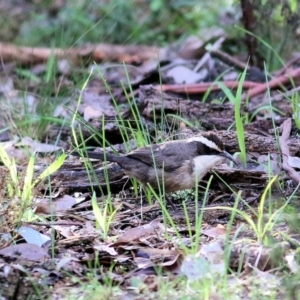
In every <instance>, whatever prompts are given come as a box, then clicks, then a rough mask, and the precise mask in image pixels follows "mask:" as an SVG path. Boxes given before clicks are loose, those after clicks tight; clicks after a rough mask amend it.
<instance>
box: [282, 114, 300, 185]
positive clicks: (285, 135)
mask: <svg viewBox="0 0 300 300" xmlns="http://www.w3.org/2000/svg"><path fill="white" fill-rule="evenodd" d="M281 128H282V134H281V136H280V137H279V143H280V148H281V152H282V168H283V170H285V171H286V172H287V173H288V175H289V177H291V178H292V179H293V180H295V181H296V182H297V183H300V174H298V173H297V172H296V171H295V170H294V168H292V167H291V166H290V165H289V164H288V158H289V156H290V151H289V147H288V145H287V141H288V139H289V137H290V134H291V129H292V120H291V118H289V119H287V120H285V121H284V122H283V123H282V125H281Z"/></svg>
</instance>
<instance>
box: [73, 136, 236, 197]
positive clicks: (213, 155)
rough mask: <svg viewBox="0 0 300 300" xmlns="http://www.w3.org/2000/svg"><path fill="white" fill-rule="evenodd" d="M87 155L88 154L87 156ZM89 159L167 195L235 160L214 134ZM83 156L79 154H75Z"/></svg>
mask: <svg viewBox="0 0 300 300" xmlns="http://www.w3.org/2000/svg"><path fill="white" fill-rule="evenodd" d="M83 153H84V152H83ZM85 153H86V154H87V157H88V158H93V159H98V160H102V161H104V160H106V161H110V162H115V163H117V164H118V165H119V166H120V167H121V168H122V169H123V170H124V173H125V174H126V175H128V176H129V177H133V178H135V179H137V181H139V182H140V183H142V184H143V185H145V186H147V185H148V184H149V185H150V186H151V187H152V188H153V189H154V190H158V189H160V188H162V187H164V191H165V192H166V193H169V192H175V191H178V190H185V189H191V188H194V187H195V186H196V184H198V182H199V181H201V179H202V178H203V177H204V176H205V175H206V174H207V173H208V172H209V170H210V169H212V168H213V167H215V166H216V165H218V164H220V163H221V162H222V161H223V159H224V158H226V159H229V160H231V161H233V162H234V163H235V164H236V162H235V160H234V158H233V157H232V156H231V155H230V154H229V153H228V152H227V151H225V148H224V145H223V142H222V141H221V140H220V138H219V137H218V136H217V135H215V134H213V133H204V134H202V135H199V136H194V137H191V138H188V139H183V140H175V141H166V142H163V143H160V144H151V145H149V146H146V147H142V148H138V149H136V150H133V151H131V152H129V153H128V154H124V155H116V154H111V153H104V152H91V151H88V152H85ZM71 154H72V155H74V156H81V155H80V153H78V152H72V153H71Z"/></svg>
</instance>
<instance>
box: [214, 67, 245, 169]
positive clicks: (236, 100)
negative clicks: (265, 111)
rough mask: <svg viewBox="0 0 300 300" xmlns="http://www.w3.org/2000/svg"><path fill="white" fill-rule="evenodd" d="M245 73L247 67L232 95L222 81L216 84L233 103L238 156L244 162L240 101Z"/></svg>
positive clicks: (243, 137) (243, 134)
mask: <svg viewBox="0 0 300 300" xmlns="http://www.w3.org/2000/svg"><path fill="white" fill-rule="evenodd" d="M246 74H247V67H246V68H245V70H244V71H243V73H242V75H241V77H240V79H239V85H238V88H237V91H236V94H235V95H234V94H233V92H232V91H230V90H229V89H228V88H227V87H226V86H225V85H224V84H223V83H222V82H218V85H219V86H220V88H221V89H222V91H223V92H224V93H225V95H226V96H227V98H228V99H229V101H230V102H231V103H232V104H233V105H234V118H235V128H236V132H237V138H238V144H239V148H240V157H241V160H242V162H243V163H244V164H246V161H247V155H246V145H245V129H244V119H243V118H242V116H241V103H242V92H243V83H244V81H245V78H246Z"/></svg>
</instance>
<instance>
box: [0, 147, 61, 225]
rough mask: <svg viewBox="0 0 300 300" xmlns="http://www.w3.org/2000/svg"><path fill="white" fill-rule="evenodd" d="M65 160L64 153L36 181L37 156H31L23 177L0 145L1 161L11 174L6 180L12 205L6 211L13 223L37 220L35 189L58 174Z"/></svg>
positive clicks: (7, 194)
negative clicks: (34, 210) (51, 176)
mask: <svg viewBox="0 0 300 300" xmlns="http://www.w3.org/2000/svg"><path fill="white" fill-rule="evenodd" d="M65 158H66V155H65V154H64V153H63V154H62V155H60V156H59V157H58V158H57V159H56V160H55V161H54V162H53V163H52V164H50V165H49V166H48V167H47V168H46V169H45V170H44V171H43V172H42V173H41V174H40V175H39V176H38V177H37V178H36V179H35V180H34V161H35V154H32V155H31V157H30V159H29V162H28V165H27V169H26V172H25V175H22V174H20V172H19V171H18V169H17V165H16V162H15V160H14V158H10V157H9V156H8V154H7V153H6V151H5V149H4V148H3V147H2V145H1V144H0V159H1V161H2V162H3V164H4V166H5V167H6V168H7V170H8V172H9V176H8V178H7V179H6V180H7V182H6V186H7V192H6V198H7V202H8V203H12V204H10V205H8V207H10V209H8V207H7V208H6V209H7V211H8V214H9V217H10V218H11V220H10V221H11V222H12V223H14V224H16V223H19V222H20V221H21V220H22V221H26V222H29V221H32V220H33V219H35V218H36V216H35V214H34V212H33V210H32V199H33V196H34V187H36V186H37V185H38V184H39V183H40V182H41V181H43V180H44V179H46V178H48V177H49V176H50V175H51V174H53V173H54V172H56V171H57V170H58V169H59V168H60V167H61V166H62V164H63V162H64V161H65Z"/></svg>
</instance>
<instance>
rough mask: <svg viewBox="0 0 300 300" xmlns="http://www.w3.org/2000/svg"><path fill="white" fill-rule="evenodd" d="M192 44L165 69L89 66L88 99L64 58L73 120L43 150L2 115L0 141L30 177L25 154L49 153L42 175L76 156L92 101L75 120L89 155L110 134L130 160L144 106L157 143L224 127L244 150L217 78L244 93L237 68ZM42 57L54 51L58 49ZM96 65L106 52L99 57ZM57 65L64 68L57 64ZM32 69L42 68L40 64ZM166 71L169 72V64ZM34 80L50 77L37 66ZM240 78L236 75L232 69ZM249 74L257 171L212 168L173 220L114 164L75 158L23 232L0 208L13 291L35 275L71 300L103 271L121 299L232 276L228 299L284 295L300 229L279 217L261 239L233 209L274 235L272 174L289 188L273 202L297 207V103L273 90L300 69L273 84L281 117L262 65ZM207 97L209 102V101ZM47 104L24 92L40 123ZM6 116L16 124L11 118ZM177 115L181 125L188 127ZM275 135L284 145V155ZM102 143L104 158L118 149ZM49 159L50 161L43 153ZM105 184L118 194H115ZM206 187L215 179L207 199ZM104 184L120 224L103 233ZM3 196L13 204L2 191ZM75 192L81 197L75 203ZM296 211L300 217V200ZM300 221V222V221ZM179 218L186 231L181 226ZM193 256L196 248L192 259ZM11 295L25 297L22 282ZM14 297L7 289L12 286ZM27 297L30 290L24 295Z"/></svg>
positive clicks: (58, 113)
mask: <svg viewBox="0 0 300 300" xmlns="http://www.w3.org/2000/svg"><path fill="white" fill-rule="evenodd" d="M193 45H198V46H197V47H199V48H197V49H196V50H198V51H196V52H194V51H192V50H193V49H190V51H186V52H185V53H184V54H183V53H181V54H180V51H179V52H178V53H176V52H174V51H173V50H171V47H170V49H164V51H165V53H168V54H169V55H167V54H165V55H164V56H162V57H161V58H160V60H157V56H154V55H153V56H151V57H147V58H148V59H149V58H150V60H146V59H145V57H143V56H141V57H140V59H133V58H132V56H128V57H127V59H126V61H127V62H128V64H126V66H123V65H121V64H118V66H114V65H110V66H109V67H108V65H107V63H102V61H101V59H99V60H97V59H96V66H95V64H90V65H89V69H90V70H93V72H92V76H91V78H90V80H89V82H88V83H87V86H86V88H85V90H84V91H80V90H78V89H77V88H76V87H75V83H74V82H72V80H70V78H68V76H69V75H70V73H71V72H72V68H71V67H70V65H69V64H67V65H66V64H65V63H64V64H63V62H65V60H60V61H58V62H59V65H60V68H62V67H63V66H65V68H64V69H63V70H62V69H60V76H61V88H62V87H64V88H67V89H68V90H69V91H70V92H69V95H70V96H69V97H62V96H60V97H61V98H62V99H61V100H62V103H63V104H62V105H60V106H57V108H56V110H53V115H51V117H54V116H55V117H57V118H63V122H62V123H61V124H58V123H54V124H52V123H51V122H50V123H49V124H48V125H47V126H46V128H47V130H46V131H45V132H44V135H43V136H42V138H41V141H37V140H34V139H32V138H31V137H28V136H25V137H19V136H16V134H17V132H14V130H13V129H10V130H7V129H6V128H7V127H8V125H9V122H8V120H9V119H8V118H5V117H4V116H2V115H1V113H0V115H1V117H3V118H1V119H2V121H1V128H3V132H6V135H5V137H4V136H3V137H2V135H1V137H2V140H1V142H2V144H3V145H7V146H6V149H7V152H8V153H9V154H10V155H12V156H14V157H15V159H16V161H17V162H18V170H20V171H21V172H22V170H24V160H26V159H25V158H26V155H28V154H29V155H30V154H32V153H34V152H35V153H36V156H37V157H38V160H37V163H36V166H35V178H38V176H39V174H41V172H42V171H43V170H44V169H45V166H47V165H48V164H49V160H50V161H53V160H54V159H55V153H56V152H59V151H61V149H65V151H70V150H72V148H71V147H70V145H71V144H72V142H73V138H72V128H71V126H68V124H71V122H72V117H73V113H74V112H75V111H76V107H77V104H78V97H81V103H80V106H79V109H78V113H79V115H80V116H81V118H82V119H78V120H76V123H75V124H76V128H75V130H76V134H77V135H78V136H80V135H82V137H83V138H84V139H90V137H91V135H93V138H92V139H91V141H90V140H89V145H88V146H90V145H91V146H94V147H95V146H98V147H99V146H101V145H99V143H98V142H97V140H96V138H95V137H94V133H95V132H93V131H91V127H93V128H94V129H95V131H96V132H100V133H101V132H102V133H103V132H104V133H105V136H106V138H107V140H108V141H109V144H111V145H113V146H116V148H117V149H118V152H119V153H126V152H127V147H126V145H125V146H124V144H123V143H122V131H121V128H122V126H123V125H122V124H121V125H120V121H119V120H118V118H117V117H118V116H122V117H123V118H124V120H131V121H132V125H131V126H133V127H134V128H135V129H138V125H137V124H135V123H134V114H135V113H136V111H134V110H133V109H132V105H133V104H134V105H135V107H134V109H135V110H137V111H138V113H139V119H138V122H140V123H142V124H144V125H145V126H146V127H147V130H148V134H149V137H151V140H150V141H151V142H152V143H156V142H159V141H160V139H162V138H165V137H166V138H170V136H176V137H181V138H185V137H189V136H191V135H196V134H199V133H201V132H203V131H209V130H213V131H214V132H215V133H216V134H217V135H218V136H219V137H220V138H221V139H222V140H223V141H224V143H225V146H226V148H227V150H228V151H229V152H233V153H234V152H238V151H239V147H238V142H237V138H236V132H235V131H234V130H233V129H231V130H228V127H231V126H232V124H233V123H234V119H233V115H234V107H233V105H232V104H231V103H228V102H226V103H224V102H223V100H224V99H225V98H226V97H225V95H224V93H223V92H222V89H220V86H219V85H218V84H216V83H215V81H214V80H215V79H216V78H217V77H218V78H219V79H218V80H219V81H222V82H223V83H224V85H225V86H227V87H230V88H236V87H237V83H238V82H237V78H238V76H239V72H240V69H239V68H238V67H237V66H234V67H233V66H232V65H228V64H227V63H226V62H225V61H222V60H221V59H220V56H219V57H218V58H215V56H214V55H215V53H214V52H213V50H208V49H205V48H203V45H202V44H201V43H200V44H197V43H196V44H193ZM192 48H193V47H192ZM16 50H20V49H18V48H16ZM23 50H24V49H23ZM36 50H37V51H39V49H36ZM40 50H41V49H40ZM43 50H47V49H43ZM75 50H76V49H75ZM94 50H95V49H89V51H94ZM98 50H99V49H98ZM194 50H195V49H194ZM200 50H201V51H200ZM215 50H216V49H215ZM215 50H214V51H215ZM56 51H58V50H56ZM80 51H81V50H80ZM95 51H96V50H95ZM124 51H126V49H124ZM138 51H139V48H137V52H138ZM168 51H169V52H168ZM181 52H182V49H181ZM43 53H44V54H45V55H47V53H48V52H47V51H45V52H43ZM57 53H58V52H57ZM77 53H78V52H77ZM195 53H196V54H195ZM48 54H49V53H48ZM171 54H172V55H171ZM57 55H58V54H57ZM218 55H220V53H219V54H218ZM204 56H205V57H204ZM74 57H75V56H72V55H71V60H72V63H73V64H74V63H75V64H76V63H77V62H76V59H74ZM94 57H98V56H97V55H96V54H95V56H94ZM187 57H188V58H187ZM168 58H169V59H168ZM202 58H203V60H202V61H201V59H202ZM204 58H205V59H204ZM58 59H62V58H61V57H60V56H59V55H58ZM133 61H134V62H136V61H138V62H139V64H135V63H132V62H133ZM32 63H33V64H34V63H40V62H38V61H37V62H35V61H34V60H33V61H32ZM130 63H132V64H131V65H130ZM162 63H163V64H164V66H163V68H160V67H159V66H160V64H162ZM42 66H43V65H42ZM35 67H37V66H35ZM32 68H34V67H32ZM97 68H98V69H100V70H101V73H100V72H99V70H98V71H97ZM29 70H30V69H29ZM32 71H34V72H35V76H37V77H38V76H39V72H37V69H35V70H33V69H32ZM229 71H230V76H229V75H228V73H226V72H229ZM248 71H249V72H248V73H247V75H246V81H245V82H244V86H243V88H244V94H245V95H248V96H250V99H249V100H248V101H249V106H248V107H246V105H244V106H243V107H242V108H241V114H243V115H245V114H251V115H252V120H251V121H250V122H249V123H248V124H245V142H246V148H247V156H248V161H247V165H246V166H243V165H242V163H241V162H240V161H239V158H238V157H237V160H238V162H239V163H238V167H234V168H233V167H232V166H228V165H225V164H224V165H221V166H219V167H217V168H215V170H213V171H211V172H210V173H209V174H208V175H207V176H206V177H205V179H204V181H203V182H201V186H200V187H199V191H198V195H195V193H194V191H181V192H177V193H174V194H172V195H171V198H172V202H173V204H174V206H175V207H176V210H173V208H172V207H170V206H169V205H168V206H167V210H168V213H169V215H170V219H168V218H167V217H166V215H165V214H163V213H162V208H161V206H160V205H159V204H158V203H149V202H148V200H147V199H146V197H145V195H144V194H143V193H139V192H138V193H137V194H136V193H135V191H134V190H133V189H132V184H131V182H130V181H129V180H128V178H127V177H126V176H125V174H124V173H123V171H122V169H121V168H119V167H118V166H117V165H116V164H107V165H103V164H102V163H101V162H91V165H92V170H91V169H88V170H87V169H86V167H85V163H84V161H79V160H78V159H77V158H76V159H75V158H73V157H71V156H69V157H68V159H67V160H66V161H65V163H64V165H63V166H62V167H61V168H60V170H58V171H57V172H55V173H54V174H52V175H51V177H49V180H48V182H44V183H43V184H40V185H39V186H38V187H36V188H35V193H36V195H35V197H34V198H33V203H32V207H33V214H32V217H31V219H27V220H26V222H25V221H24V220H21V225H20V226H18V227H17V230H15V229H16V228H15V227H14V223H13V222H12V221H11V219H9V218H6V213H7V210H6V206H5V204H4V203H3V204H1V222H2V223H3V224H6V226H3V227H2V230H1V250H0V266H1V276H0V277H1V281H2V282H5V280H7V281H8V279H10V278H11V277H10V276H12V277H14V278H20V279H21V285H22V288H23V286H25V285H26V284H25V281H26V280H25V279H26V278H27V277H26V276H27V275H26V272H27V273H28V274H30V276H36V277H40V276H43V275H44V278H43V284H45V285H46V286H52V287H54V289H56V291H57V293H58V294H59V290H60V289H61V290H62V291H63V292H62V294H60V297H64V295H66V294H65V293H66V290H64V288H66V287H68V289H70V290H73V291H77V289H78V285H76V284H75V283H71V279H70V278H71V277H70V276H76V277H77V279H78V281H79V282H80V281H82V282H85V280H86V278H87V277H86V276H87V274H88V273H89V272H90V271H91V270H93V272H94V276H95V278H97V280H98V281H100V282H104V283H105V282H107V281H111V285H112V286H119V287H120V288H121V289H122V290H123V292H124V297H126V296H127V298H130V299H140V297H141V295H143V294H144V295H145V297H146V296H147V292H153V293H157V292H158V290H159V285H160V277H159V276H163V278H164V280H170V281H171V282H172V281H174V282H175V281H176V279H178V278H180V276H184V277H185V278H186V279H187V281H188V285H186V286H185V289H184V292H183V293H188V292H189V288H190V289H192V288H191V287H192V286H193V284H195V283H197V282H201V281H204V280H205V279H207V278H210V279H212V278H214V277H222V276H225V274H228V272H229V270H230V275H229V281H228V289H229V290H234V289H236V290H237V291H238V290H239V289H238V288H237V286H239V288H240V290H239V295H240V296H241V297H242V296H245V295H247V293H248V292H249V290H252V289H254V288H255V284H254V283H253V282H254V279H255V278H256V279H257V278H258V279H259V280H260V282H258V283H256V284H257V285H258V286H260V288H263V287H264V285H266V286H267V288H266V290H268V289H269V291H270V293H272V292H274V293H277V295H278V296H280V295H281V293H282V287H280V284H279V282H280V279H281V278H282V276H283V274H282V273H280V272H279V271H280V269H281V270H282V269H284V267H285V268H287V269H288V270H290V271H291V272H292V273H296V272H297V270H298V269H299V266H298V261H297V253H296V251H295V247H296V248H297V247H299V243H300V241H299V236H298V233H297V229H298V228H296V229H295V228H294V230H295V231H296V233H294V232H292V230H291V228H292V227H291V226H292V225H291V224H290V223H289V221H288V218H284V217H282V218H280V217H278V218H276V220H274V224H271V225H270V224H269V225H270V228H267V234H265V236H264V239H263V240H258V237H257V236H256V235H255V234H254V232H253V230H252V229H251V226H249V222H247V219H246V218H245V215H243V214H238V213H236V212H235V213H233V210H232V208H233V207H235V206H236V209H238V210H239V211H242V212H243V213H244V214H246V215H247V216H249V218H250V219H251V220H253V221H254V222H262V223H264V224H265V226H267V224H268V218H269V215H268V209H267V208H266V209H265V213H266V219H267V220H264V219H262V220H260V219H259V218H260V216H258V215H257V213H256V211H257V207H258V206H259V205H260V203H261V201H264V199H262V195H263V192H264V190H265V188H266V186H267V184H268V182H269V180H270V178H271V177H272V176H274V175H279V179H280V180H278V181H277V182H276V184H274V185H273V186H272V187H271V188H272V195H271V193H270V195H269V197H268V202H269V205H270V206H274V208H275V210H276V209H280V207H282V206H284V205H285V203H286V201H289V202H292V200H293V198H290V197H291V196H296V195H299V192H298V190H297V184H298V183H299V179H298V177H299V171H298V170H297V169H299V161H298V160H299V155H300V153H299V149H300V147H299V146H300V140H299V139H298V137H297V127H296V124H295V122H293V123H292V122H291V118H292V117H293V115H292V114H293V111H292V104H291V102H289V101H287V99H285V98H276V96H278V95H279V93H278V91H277V90H276V89H275V88H276V87H278V86H279V83H278V82H280V83H283V84H286V85H287V80H286V78H287V76H288V74H291V76H292V77H293V78H298V76H299V75H298V73H299V72H298V69H297V64H296V63H295V68H294V71H289V72H290V73H288V72H286V73H284V75H282V74H281V75H278V78H277V79H278V81H277V84H276V82H275V81H272V82H271V83H272V85H271V87H274V89H273V90H271V97H273V99H274V101H273V103H272V104H274V108H270V106H268V105H267V104H266V103H268V101H269V99H268V98H267V97H266V96H265V94H264V91H265V90H266V85H265V78H266V76H264V75H265V74H264V72H263V71H262V70H256V71H254V70H253V69H252V70H251V68H249V70H248ZM225 73H226V76H227V77H226V76H225ZM222 74H223V75H222ZM274 74H276V73H274ZM103 78H105V82H104V81H103ZM262 78H263V79H262ZM160 80H161V81H160ZM199 81H201V83H200V82H199ZM160 83H162V84H160ZM287 86H288V85H287ZM108 87H109V89H110V90H108ZM30 89H32V91H35V92H40V90H39V87H38V83H35V82H34V80H31V81H30ZM208 89H210V90H211V93H209V95H208V96H205V95H204V94H205V92H206V91H207V90H208ZM0 92H1V95H5V97H6V99H9V100H11V101H13V103H16V104H17V105H18V106H19V108H20V112H22V113H23V112H25V110H24V109H25V107H24V106H23V107H22V105H24V101H23V102H21V101H20V97H19V95H18V93H16V92H17V89H16V85H15V82H14V80H13V77H8V79H7V80H6V84H5V85H3V87H2V90H1V91H0ZM204 97H206V98H205V99H204ZM162 98H163V99H164V101H163V102H162V101H161V99H162ZM128 99H130V101H128ZM113 100H114V101H116V103H117V107H118V109H117V108H116V106H115V104H114V103H113ZM26 101H27V102H26ZM41 101H42V100H41V97H34V96H33V94H28V95H27V98H25V104H26V103H27V106H28V107H27V108H28V109H29V110H28V111H27V112H28V113H29V114H30V116H35V117H38V116H39V114H38V105H39V103H41ZM22 103H23V104H22ZM6 109H7V108H6ZM162 112H163V113H162ZM2 113H4V111H3V112H2ZM14 113H15V112H14ZM5 114H6V116H7V111H5ZM174 116H177V117H178V116H180V119H178V118H176V117H174ZM103 117H104V118H105V122H104V119H103ZM270 118H272V119H271V120H270ZM162 119H164V120H165V122H166V124H167V127H168V130H167V131H164V130H163V128H161V129H160V132H159V134H156V135H155V133H157V132H156V130H157V129H156V127H157V124H159V122H161V121H162ZM3 120H6V121H3ZM195 120H197V121H198V123H196V124H197V125H196V126H194V127H191V126H189V125H186V124H192V123H193V122H194V121H195ZM80 124H81V126H79V125H80ZM82 124H83V126H82ZM126 124H127V123H126ZM274 126H275V127H274ZM80 127H81V130H80V129H79V128H80ZM200 128H201V130H200ZM274 130H275V131H277V133H278V135H279V140H280V147H281V148H280V151H278V147H277V145H278V143H277V139H276V138H275V137H274ZM278 135H277V136H278ZM58 136H59V139H57V137H58ZM153 136H156V138H153ZM130 138H131V140H130V141H131V143H130V145H131V146H132V148H133V149H134V148H136V147H138V141H137V139H134V137H133V136H131V137H130ZM4 139H6V140H7V141H4ZM5 143H6V144H5ZM103 146H104V147H105V149H107V145H103ZM24 148H26V151H25V152H26V155H25V156H23V155H22V156H21V155H20V154H19V153H16V149H22V151H23V150H24ZM45 153H50V154H51V153H52V154H51V155H50V156H45ZM53 153H54V154H53ZM282 154H285V155H282ZM27 157H28V156H27ZM281 159H282V160H283V163H284V165H282V162H281ZM92 173H94V174H92ZM0 174H1V182H0V184H1V189H2V190H3V191H5V188H4V187H5V180H4V177H5V178H6V180H7V173H6V170H5V167H4V166H0ZM91 174H92V175H91ZM94 175H96V176H94ZM107 175H108V178H109V185H110V188H108V187H107V181H106V176H107ZM89 176H90V177H89ZM211 176H213V179H212V180H210V178H211ZM207 182H210V185H209V190H208V191H206V184H207ZM96 188H97V191H96V192H97V193H96V194H97V198H96V200H97V204H98V205H99V207H100V210H102V211H104V208H105V207H107V209H106V210H105V211H106V215H104V218H105V221H106V222H107V220H109V218H110V217H112V218H111V219H110V223H109V224H108V225H109V226H108V228H107V229H108V231H107V232H105V228H102V227H101V226H100V222H99V220H97V218H96V216H95V213H94V211H93V205H92V200H91V199H92V196H91V195H92V190H93V189H96ZM101 190H102V191H101ZM238 191H241V199H242V201H240V202H239V203H237V204H236V203H235V201H236V197H237V194H238ZM294 192H295V193H296V194H293V193H294ZM1 193H2V194H1V196H2V197H4V196H5V193H4V192H1ZM77 193H82V194H80V197H76V194H77ZM46 195H47V197H46ZM195 199H196V200H199V203H197V201H195ZM205 199H206V201H204V200H205ZM183 203H184V204H185V209H184V207H183ZM294 205H296V207H298V206H297V203H296V204H295V203H294ZM206 208H210V209H208V210H206ZM222 208H223V209H222ZM230 209H231V210H230ZM114 210H115V211H114ZM113 211H114V213H113ZM282 216H284V214H282ZM295 218H296V220H298V219H299V216H295ZM199 219H201V222H199ZM171 220H172V221H171ZM172 222H174V224H175V226H172ZM226 241H227V244H226ZM187 250H189V251H192V250H194V251H192V252H193V253H192V254H188V252H189V251H187ZM195 250H196V251H195ZM30 276H29V277H30ZM14 282H15V281H14ZM250 285H252V286H251V287H250ZM10 286H13V285H10ZM31 287H33V285H32V286H31ZM175 289H176V287H175ZM14 290H15V291H17V285H15V286H14ZM177 290H178V291H179V289H177ZM4 293H8V291H7V290H4ZM216 293H217V292H216ZM29 294H30V288H28V290H26V291H25V293H24V295H25V296H26V295H29ZM20 299H21V298H20Z"/></svg>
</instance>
